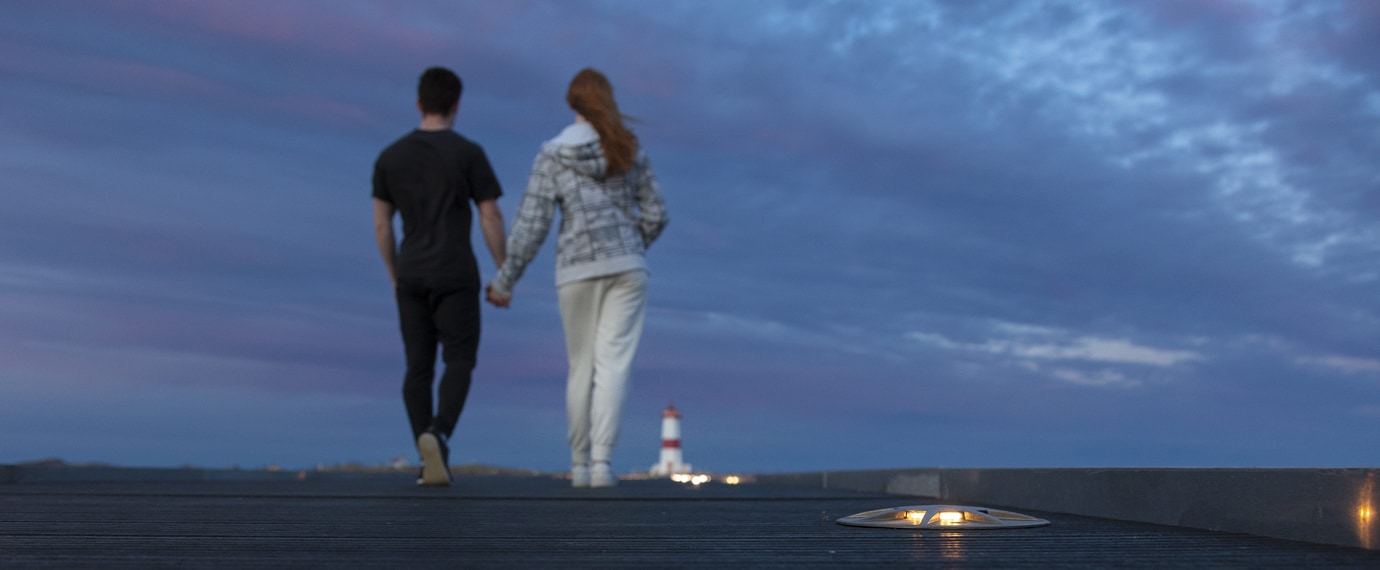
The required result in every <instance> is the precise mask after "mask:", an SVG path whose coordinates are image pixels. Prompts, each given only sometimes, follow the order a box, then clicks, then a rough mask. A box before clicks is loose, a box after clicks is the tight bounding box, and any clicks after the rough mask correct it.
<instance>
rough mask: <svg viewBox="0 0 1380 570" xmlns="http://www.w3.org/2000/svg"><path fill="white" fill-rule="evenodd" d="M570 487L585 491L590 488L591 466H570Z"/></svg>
mask: <svg viewBox="0 0 1380 570" xmlns="http://www.w3.org/2000/svg"><path fill="white" fill-rule="evenodd" d="M570 486H571V487H574V488H576V489H583V488H585V487H588V486H589V466H588V465H571V466H570Z"/></svg>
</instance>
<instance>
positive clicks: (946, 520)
mask: <svg viewBox="0 0 1380 570" xmlns="http://www.w3.org/2000/svg"><path fill="white" fill-rule="evenodd" d="M836 522H838V523H839V524H841V525H847V526H870V527H880V528H909V529H927V530H953V529H995V528H1028V527H1035V526H1045V525H1047V524H1049V521H1047V520H1045V519H1037V518H1035V517H1031V516H1026V515H1023V514H1020V513H1013V512H1011V511H1002V510H998V509H989V508H986V507H960V506H955V505H917V506H910V507H893V508H890V509H877V510H875V511H867V512H864V513H858V514H856V515H850V516H846V517H843V518H841V519H839V520H838V521H836Z"/></svg>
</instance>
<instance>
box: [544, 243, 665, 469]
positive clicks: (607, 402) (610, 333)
mask: <svg viewBox="0 0 1380 570" xmlns="http://www.w3.org/2000/svg"><path fill="white" fill-rule="evenodd" d="M646 290H647V272H646V271H644V270H641V269H636V270H633V271H626V272H623V273H618V274H616V275H608V276H604V277H596V278H593V279H584V280H580V281H575V282H571V283H566V284H565V285H561V286H560V287H559V288H558V294H559V296H560V305H561V323H562V324H564V325H565V350H566V355H567V357H568V358H569V360H570V376H569V377H567V379H566V392H565V398H566V399H565V402H566V411H567V413H568V414H569V419H570V458H571V461H572V462H573V463H577V464H583V463H589V462H590V461H591V460H592V461H608V460H609V459H610V458H611V457H612V455H613V445H614V443H616V442H617V440H618V423H619V420H620V419H621V418H622V416H623V400H624V399H625V398H626V397H627V394H628V375H629V369H630V368H631V367H632V360H633V355H634V354H635V353H636V352H637V343H638V341H640V340H641V339H642V320H643V316H644V314H645V312H646V308H647V295H646Z"/></svg>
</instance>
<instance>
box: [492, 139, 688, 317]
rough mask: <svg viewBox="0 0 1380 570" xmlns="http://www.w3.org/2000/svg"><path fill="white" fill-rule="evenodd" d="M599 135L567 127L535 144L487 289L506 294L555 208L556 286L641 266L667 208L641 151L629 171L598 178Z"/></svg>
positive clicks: (602, 167)
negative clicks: (504, 252)
mask: <svg viewBox="0 0 1380 570" xmlns="http://www.w3.org/2000/svg"><path fill="white" fill-rule="evenodd" d="M606 166H607V162H606V161H605V158H604V150H603V147H601V146H600V145H599V134H598V133H597V132H595V130H594V127H592V126H590V125H589V124H588V123H575V124H573V125H570V126H569V127H566V128H565V130H563V131H561V134H560V135H558V136H557V137H556V138H554V139H551V140H549V141H546V142H545V143H542V146H541V152H539V153H537V159H536V162H535V163H534V164H533V165H532V176H531V178H530V179H528V181H527V191H526V193H524V194H523V196H522V204H521V205H519V206H518V212H517V217H516V218H515V219H514V220H513V230H512V233H511V234H509V236H508V258H507V260H505V261H504V262H503V267H501V268H500V269H499V272H498V276H497V277H495V278H494V281H493V284H492V286H493V288H494V290H495V292H496V293H498V294H500V295H505V296H506V295H507V294H509V293H510V292H511V291H512V290H513V285H514V284H516V283H517V280H518V279H519V278H520V277H522V273H523V271H524V270H525V269H526V268H527V264H528V263H530V262H531V261H532V259H533V258H534V257H536V256H537V251H538V250H540V249H541V244H542V242H543V241H545V240H546V235H547V234H548V233H549V232H550V230H551V222H552V220H553V219H554V218H555V214H556V207H557V206H559V207H560V209H561V229H560V232H559V233H558V235H557V238H556V285H557V286H559V285H564V284H566V283H570V282H572V281H579V280H581V279H590V278H594V277H603V276H606V275H614V274H618V273H622V272H624V271H631V270H634V269H646V268H647V261H646V256H645V252H646V250H647V247H648V246H650V245H651V244H652V242H653V241H654V240H656V238H657V236H658V235H660V234H661V230H662V228H665V227H666V222H667V219H666V206H665V204H664V203H663V202H662V199H661V193H660V191H658V189H657V183H656V176H655V175H654V174H653V173H652V167H651V163H650V162H649V161H648V160H647V155H646V154H644V153H642V151H641V150H639V151H638V153H637V158H636V159H635V161H634V164H633V167H632V168H630V169H628V171H627V172H625V173H623V174H618V175H615V176H605V174H604V171H605V168H606Z"/></svg>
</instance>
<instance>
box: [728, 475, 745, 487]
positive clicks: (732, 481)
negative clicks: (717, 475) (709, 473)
mask: <svg viewBox="0 0 1380 570" xmlns="http://www.w3.org/2000/svg"><path fill="white" fill-rule="evenodd" d="M742 482H743V480H742V479H739V478H738V476H737V475H729V476H728V477H724V483H725V484H728V485H737V484H739V483H742Z"/></svg>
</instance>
